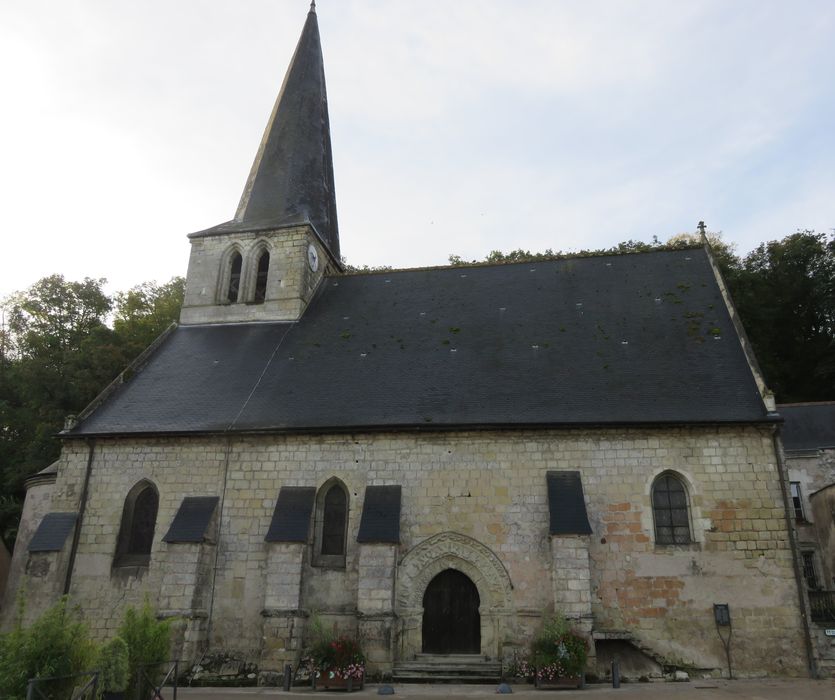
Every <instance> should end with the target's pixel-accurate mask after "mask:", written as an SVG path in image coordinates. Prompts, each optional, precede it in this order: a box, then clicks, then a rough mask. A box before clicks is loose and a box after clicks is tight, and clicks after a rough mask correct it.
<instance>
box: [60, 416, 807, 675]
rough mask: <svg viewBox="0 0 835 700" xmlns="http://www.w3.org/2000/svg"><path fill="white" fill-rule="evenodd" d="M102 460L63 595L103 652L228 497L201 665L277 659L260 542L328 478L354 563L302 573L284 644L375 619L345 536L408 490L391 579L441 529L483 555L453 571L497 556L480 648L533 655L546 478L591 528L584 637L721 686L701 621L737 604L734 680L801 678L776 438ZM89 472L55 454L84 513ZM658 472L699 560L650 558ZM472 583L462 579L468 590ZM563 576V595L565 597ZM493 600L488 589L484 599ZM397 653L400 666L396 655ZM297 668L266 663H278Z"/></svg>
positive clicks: (382, 632)
mask: <svg viewBox="0 0 835 700" xmlns="http://www.w3.org/2000/svg"><path fill="white" fill-rule="evenodd" d="M95 449H96V453H95V457H94V462H93V470H92V475H93V476H92V480H91V487H90V498H89V502H88V506H87V514H86V516H85V519H84V525H83V529H82V532H81V539H80V547H79V554H78V558H77V561H76V565H75V569H74V575H73V580H72V588H71V598H72V600H73V602H74V603H78V604H80V605H81V606H82V607H83V608H84V609H85V610H86V612H87V615H88V617H89V619H90V622H91V624H92V625H93V627H94V628H95V630H96V632H97V634H98V635H99V636H102V637H104V636H107V635H109V634H112V633H113V631H114V630H115V628H116V627H117V626H118V624H119V619H120V617H121V612H122V608H123V607H124V605H125V604H127V603H140V602H141V600H142V598H143V596H144V595H146V594H148V595H150V597H151V600H156V599H157V597H158V595H159V593H160V587H161V585H162V579H161V572H160V571H159V562H161V560H162V558H163V557H162V556H161V555H162V549H163V548H164V547H167V545H165V544H163V543H162V542H161V541H160V540H161V537H162V536H163V535H164V534H165V531H166V530H167V528H168V526H169V525H170V523H171V520H172V519H173V517H174V513H175V512H176V509H177V507H178V506H179V504H180V502H181V501H182V498H183V497H184V496H201V495H207V496H220V497H221V502H220V503H219V505H218V509H219V513H218V516H219V526H218V541H217V549H216V557H217V561H216V567H217V572H216V579H215V587H214V592H213V595H212V596H210V600H209V602H208V605H209V606H210V615H211V618H210V620H209V621H208V622H207V626H206V630H205V633H206V634H207V635H208V638H209V645H210V649H211V650H212V651H226V652H228V653H230V654H234V655H237V656H238V657H239V658H245V659H249V660H253V661H255V662H258V661H259V660H260V659H261V656H262V651H263V649H264V648H265V646H267V645H270V644H273V642H274V640H273V639H265V636H268V635H271V634H272V632H270V631H269V630H270V629H271V628H270V626H269V625H267V624H266V622H268V621H269V620H270V619H275V620H278V619H284V618H278V617H276V618H270V617H269V615H277V614H278V613H275V612H273V613H269V611H267V610H265V608H266V607H267V606H266V602H267V601H266V599H265V595H266V593H267V592H269V594H270V595H271V596H273V597H274V598H282V597H283V591H285V590H287V589H284V588H282V584H281V582H280V581H278V579H280V578H281V577H282V571H281V567H279V566H277V562H276V558H275V557H276V555H275V554H273V555H272V559H271V555H270V547H275V545H274V544H270V543H266V542H264V536H265V534H266V532H267V529H268V526H269V522H270V518H271V516H272V512H273V509H274V507H275V502H276V498H277V495H278V490H279V488H280V487H281V486H316V487H320V486H321V485H322V484H324V483H325V482H326V481H327V480H328V479H330V478H332V477H334V476H336V477H338V478H340V479H341V480H342V481H343V482H344V484H345V486H346V488H347V491H348V493H349V499H350V500H349V515H348V551H347V557H346V566H345V569H344V570H338V569H325V568H321V567H314V566H312V565H311V563H310V557H309V556H303V557H302V558H303V560H304V561H303V562H302V563H301V566H302V585H301V600H300V605H301V608H302V610H301V611H296V617H293V618H292V620H289V621H287V622H286V623H282V624H283V625H284V627H287V626H288V625H289V627H292V628H293V631H292V634H293V645H296V644H297V642H298V639H299V637H300V635H301V634H302V633H301V632H300V631H299V629H298V626H299V625H303V624H304V615H306V614H307V613H308V612H310V611H312V610H315V611H318V613H319V614H320V616H321V618H322V619H323V620H324V621H325V623H326V624H329V625H331V624H334V625H336V626H338V627H343V628H346V629H356V628H357V625H358V621H357V610H358V606H359V607H360V608H362V607H363V606H366V605H368V604H369V596H368V595H367V593H366V588H365V587H366V586H367V585H368V583H367V582H368V581H373V586H374V587H376V590H383V588H384V586H383V584H382V583H381V580H380V581H378V580H377V579H379V578H380V577H379V576H377V573H379V571H378V569H379V568H380V567H378V566H377V565H376V564H374V566H373V567H368V566H366V565H365V563H363V562H361V561H360V559H361V555H360V552H361V551H362V547H363V546H362V545H358V544H357V542H356V536H357V530H358V527H359V520H360V515H361V512H362V501H363V496H364V491H365V487H366V486H368V485H383V484H400V485H402V487H403V502H402V515H401V544H400V545H399V546H398V547H396V549H395V554H396V558H397V562H398V563H400V562H401V561H402V560H403V558H404V557H405V556H406V555H407V554H408V552H409V551H410V550H411V549H412V548H413V547H415V546H416V545H418V544H420V543H421V542H424V541H426V540H427V538H431V537H432V536H436V535H438V534H439V533H443V532H448V531H452V532H455V533H458V535H456V537H457V538H458V539H460V540H461V541H462V542H464V543H465V544H463V545H461V547H463V548H464V549H466V541H469V540H470V538H471V539H472V541H474V542H475V543H477V547H481V548H486V550H485V552H489V556H488V554H484V553H483V552H482V553H480V554H478V553H477V556H476V555H474V556H473V558H472V560H471V561H470V562H469V563H468V562H467V561H464V560H461V567H462V570H464V567H466V566H470V567H472V566H474V564H473V563H472V562H476V563H477V562H478V561H488V559H489V557H494V558H495V559H496V563H495V565H494V566H493V568H494V569H495V571H497V572H500V574H501V576H506V577H507V579H508V580H509V582H510V584H509V586H510V587H507V588H506V591H507V596H506V598H503V597H502V595H503V594H502V590H505V589H501V587H500V586H499V584H497V583H496V582H495V581H493V580H492V577H494V576H496V575H499V574H496V573H491V572H490V571H486V572H480V574H483V576H482V579H483V580H482V579H479V581H477V582H476V583H477V585H478V586H484V587H485V588H484V590H485V595H482V596H481V598H482V606H483V608H484V606H485V602H484V601H485V600H489V601H492V602H491V603H490V604H491V605H492V606H493V607H494V609H491V610H487V609H483V610H482V616H483V619H489V624H490V625H491V628H490V630H488V631H489V634H487V635H485V633H484V632H483V633H482V639H483V640H485V639H488V640H489V642H490V645H491V647H490V648H489V649H486V650H484V649H483V653H486V654H487V655H490V656H497V655H498V656H501V655H502V654H504V652H505V650H506V649H510V648H518V647H519V646H522V645H524V644H525V643H526V641H527V638H528V637H529V636H530V635H531V634H532V633H533V630H534V629H535V627H536V626H537V625H538V620H539V617H540V615H541V614H542V613H543V612H545V611H549V610H552V609H553V607H554V599H555V597H558V596H557V593H558V591H555V589H554V586H553V585H552V582H554V581H555V580H556V579H555V578H554V574H553V571H554V568H555V563H554V558H553V556H552V552H551V540H550V538H549V536H548V504H547V497H546V485H545V484H546V477H545V475H546V472H547V471H548V470H553V469H572V470H575V469H579V470H580V472H581V474H582V481H583V488H584V491H585V496H586V500H587V505H588V512H589V518H590V521H591V525H592V530H593V534H592V535H591V536H590V537H589V538H588V552H589V561H590V589H591V596H590V598H591V608H592V612H593V614H594V628H595V630H612V631H626V632H629V633H631V634H632V635H633V637H634V638H635V639H636V641H638V642H639V643H640V644H641V645H643V646H645V647H647V648H649V649H651V650H653V651H654V652H655V653H656V654H658V655H661V656H663V657H665V658H667V659H669V660H671V661H674V662H678V663H680V664H682V665H685V666H691V667H699V668H708V669H721V668H723V667H724V665H725V660H724V652H723V650H722V647H721V644H720V642H719V639H718V636H717V635H716V631H715V628H714V625H713V617H712V604H713V603H715V602H722V603H729V604H730V606H731V615H732V618H733V622H734V639H735V642H734V647H733V650H732V652H733V654H734V669H735V671H736V672H738V673H739V674H740V675H760V674H763V673H786V674H802V673H803V672H804V667H805V658H804V644H803V640H802V631H801V627H800V617H799V610H798V594H797V590H796V585H795V582H794V574H793V569H792V563H791V557H790V553H789V549H788V536H787V533H786V531H785V518H784V515H783V505H782V497H781V493H780V485H779V481H778V478H777V472H776V469H777V466H776V460H775V456H774V452H773V448H772V442H771V433H770V430H769V429H767V428H755V427H724V428H689V429H686V428H669V429H641V430H638V429H634V430H565V431H557V430H549V431H545V430H543V431H528V432H522V431H517V432H511V431H506V432H499V431H496V432H492V431H491V432H448V433H410V434H391V433H377V434H357V435H326V436H314V435H297V436H251V437H232V438H229V439H228V440H227V439H226V438H221V437H218V438H210V437H204V438H197V437H195V438H171V439H148V440H140V439H135V440H134V439H121V440H116V439H113V440H100V441H99V442H98V444H97V446H96V448H95ZM85 460H86V451H85V449H84V447H83V446H82V445H79V444H75V443H69V444H67V445H66V446H65V449H64V453H63V455H62V458H61V465H60V470H61V471H60V474H59V477H58V482H57V484H56V494H55V500H56V501H58V502H61V501H62V500H63V501H65V502H66V504H67V505H70V501H73V503H72V505H73V506H77V496H78V493H79V492H80V488H81V483H82V480H83V472H84V466H85V464H86V461H85ZM668 469H669V470H675V471H676V472H677V473H679V474H680V475H681V476H682V478H683V479H684V480H685V481H686V483H687V486H688V489H689V496H690V502H691V520H692V529H693V533H694V539H695V542H694V543H693V544H691V545H682V546H663V545H655V544H654V533H653V521H652V511H651V507H650V487H651V484H652V481H653V479H654V477H655V476H656V475H658V474H659V473H661V472H663V471H664V470H668ZM143 478H146V479H150V480H151V481H153V482H154V483H155V484H156V485H157V487H158V489H159V492H160V507H159V514H158V519H157V531H156V533H155V536H154V549H153V551H152V561H151V565H150V567H149V568H147V569H142V570H124V569H112V568H111V564H112V559H113V553H114V551H115V547H116V538H117V535H118V529H119V520H120V518H121V513H122V505H123V501H124V497H125V495H126V494H127V493H128V491H129V490H130V488H131V487H132V486H133V485H134V484H135V483H136V482H137V481H139V480H140V479H143ZM224 484H225V489H224ZM54 509H56V510H60V509H62V508H54ZM66 509H67V510H72V509H74V508H69V507H67V508H66ZM459 536H460V537H459ZM456 546H457V545H456ZM474 546H475V545H474ZM305 549H306V548H305ZM276 551H277V550H276ZM462 551H463V550H462ZM474 551H475V550H474ZM363 556H364V555H363ZM462 556H465V555H462ZM479 557H481V559H479ZM279 558H280V557H279ZM465 558H466V556H465ZM450 561H451V562H452V565H456V564H455V561H458V560H456V559H454V558H452V559H450ZM366 563H367V562H366ZM372 568H373V570H374V571H373V572H372V571H371V569H372ZM501 571H504V572H506V573H501ZM363 572H364V573H363ZM480 574H479V572H477V571H475V570H473V576H475V577H476V578H478V577H479V575H480ZM468 575H469V574H468ZM570 579H571V577H568V578H567V580H566V585H568V586H569V588H572V587H573V586H574V585H576V584H572V583H571V580H570ZM474 580H475V579H474ZM545 582H548V585H544V583H545ZM361 584H362V586H363V588H362V590H360V585H361ZM490 586H493V588H494V590H495V591H497V592H495V593H490V592H489V591H488V588H489V587H490ZM479 590H480V592H481V590H482V589H481V588H479ZM288 592H289V590H288ZM375 599H376V597H375ZM379 600H380V601H381V604H382V594H381V595H380V598H379ZM289 602H291V601H290V600H289V598H288V600H287V603H288V604H289ZM578 602H580V601H578ZM282 604H283V603H282ZM381 612H382V610H381ZM395 612H397V611H395ZM288 614H289V613H288ZM378 622H379V625H378V627H379V629H377V631H376V632H375V634H376V635H377V637H378V639H379V643H375V644H376V646H377V647H378V649H379V648H380V647H382V646H383V644H384V643H385V637H386V635H387V634H392V635H394V637H395V638H397V637H398V636H399V635H401V634H402V633H401V631H400V629H399V628H398V627H397V625H398V624H399V623H397V622H396V621H392V623H391V624H390V625H389V626H388V627H386V625H387V623H385V622H384V621H382V620H378ZM279 627H281V625H278V623H275V624H274V625H273V628H274V629H278V628H279ZM289 627H288V629H289ZM282 629H283V628H282ZM387 630H388V631H387ZM282 634H283V633H282ZM288 634H289V632H288ZM279 646H280V645H279ZM276 648H277V649H278V648H279V647H276ZM392 648H394V649H395V650H396V651H395V653H397V654H400V653H403V650H402V649H400V647H398V645H397V643H396V642H394V643H393V644H392ZM418 651H419V649H418ZM282 653H284V652H282ZM289 653H290V652H289V651H288V652H286V654H285V656H284V657H282V656H281V654H277V655H272V661H271V663H276V664H278V663H279V662H280V660H281V658H288V657H287V654H289ZM293 653H296V652H293ZM277 668H280V667H278V666H277ZM268 670H269V669H268Z"/></svg>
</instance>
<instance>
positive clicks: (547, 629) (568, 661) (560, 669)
mask: <svg viewBox="0 0 835 700" xmlns="http://www.w3.org/2000/svg"><path fill="white" fill-rule="evenodd" d="M587 658H588V644H587V643H586V640H585V639H584V638H583V637H581V636H580V635H579V634H577V633H576V632H574V631H573V630H571V629H570V627H569V626H568V622H567V621H566V619H565V618H564V617H563V616H562V615H559V614H555V615H553V616H552V617H550V618H548V619H546V620H545V621H544V622H543V625H542V629H541V630H540V632H539V634H538V635H537V636H536V637H535V638H534V640H533V642H532V643H531V656H530V664H531V665H532V666H533V668H534V670H535V673H536V675H537V677H538V678H539V679H540V680H555V679H557V678H567V677H572V676H579V675H580V674H581V673H582V672H583V671H584V670H585V668H586V660H587Z"/></svg>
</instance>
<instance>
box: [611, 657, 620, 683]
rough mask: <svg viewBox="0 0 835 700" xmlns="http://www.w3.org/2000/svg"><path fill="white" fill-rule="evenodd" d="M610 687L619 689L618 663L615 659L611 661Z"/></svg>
mask: <svg viewBox="0 0 835 700" xmlns="http://www.w3.org/2000/svg"><path fill="white" fill-rule="evenodd" d="M612 687H613V688H620V663H619V662H618V660H617V659H613V660H612Z"/></svg>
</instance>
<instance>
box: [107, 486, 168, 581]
mask: <svg viewBox="0 0 835 700" xmlns="http://www.w3.org/2000/svg"><path fill="white" fill-rule="evenodd" d="M158 508H159V493H158V492H157V489H156V487H155V486H154V485H153V484H152V483H151V482H150V481H144V480H143V481H140V482H139V483H138V484H136V486H134V487H133V488H132V489H131V490H130V492H129V493H128V496H127V498H125V506H124V508H123V509H122V524H121V527H120V528H119V540H118V542H117V543H116V557H115V560H114V562H113V565H114V566H147V565H148V562H149V561H150V559H151V547H152V546H153V543H154V528H155V527H156V523H157V510H158Z"/></svg>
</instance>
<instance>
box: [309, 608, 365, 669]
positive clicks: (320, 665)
mask: <svg viewBox="0 0 835 700" xmlns="http://www.w3.org/2000/svg"><path fill="white" fill-rule="evenodd" d="M311 630H312V637H313V638H312V641H311V644H310V649H309V650H308V653H307V656H308V657H309V659H310V666H311V673H317V672H319V673H321V672H327V673H330V674H332V676H334V677H337V678H360V677H362V674H363V673H364V672H365V654H363V651H362V645H361V644H360V642H359V640H357V639H355V638H353V637H350V636H348V635H344V634H343V635H339V636H337V635H336V634H334V633H331V632H328V631H327V630H325V629H324V627H323V626H322V623H321V621H320V620H319V618H318V617H315V616H314V618H313V620H312V622H311Z"/></svg>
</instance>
